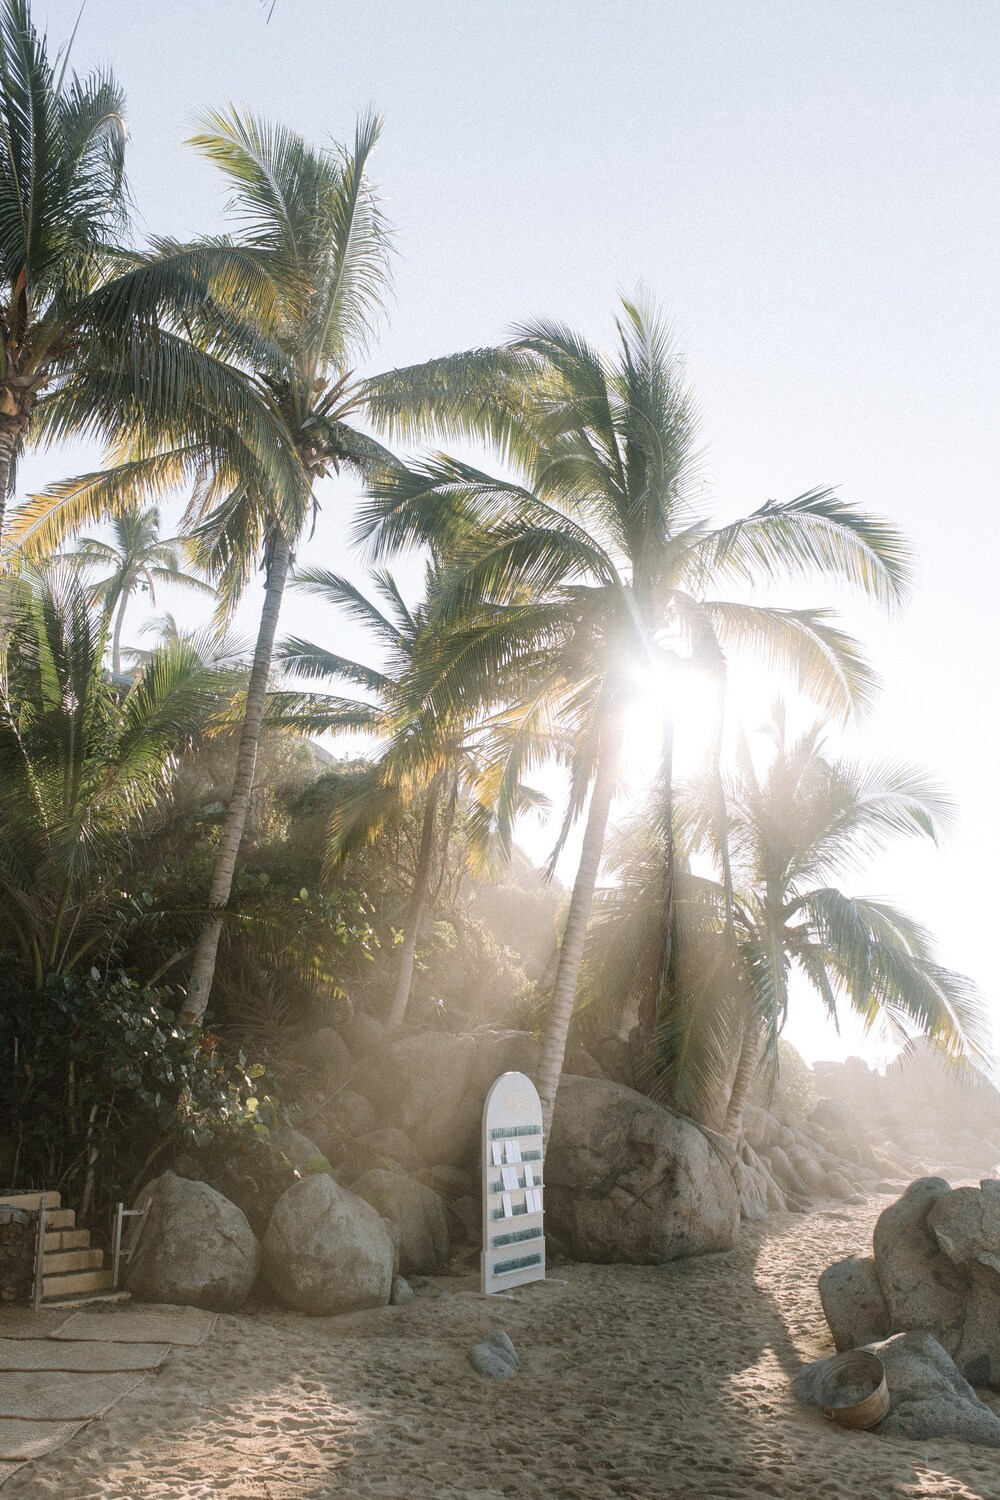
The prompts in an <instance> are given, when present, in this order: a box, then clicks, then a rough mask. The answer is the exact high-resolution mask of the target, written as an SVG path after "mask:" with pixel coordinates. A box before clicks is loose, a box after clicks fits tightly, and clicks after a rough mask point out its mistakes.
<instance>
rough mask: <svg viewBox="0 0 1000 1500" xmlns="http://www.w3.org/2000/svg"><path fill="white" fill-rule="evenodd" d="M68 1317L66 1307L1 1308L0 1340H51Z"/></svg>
mask: <svg viewBox="0 0 1000 1500" xmlns="http://www.w3.org/2000/svg"><path fill="white" fill-rule="evenodd" d="M68 1317H69V1314H68V1312H67V1311H66V1309H65V1308H64V1307H59V1308H48V1307H42V1308H39V1310H38V1311H37V1312H36V1311H35V1310H34V1308H31V1307H0V1339H49V1338H51V1337H52V1335H53V1334H54V1333H55V1331H56V1329H57V1328H61V1327H62V1325H63V1324H64V1323H65V1321H66V1319H67V1318H68Z"/></svg>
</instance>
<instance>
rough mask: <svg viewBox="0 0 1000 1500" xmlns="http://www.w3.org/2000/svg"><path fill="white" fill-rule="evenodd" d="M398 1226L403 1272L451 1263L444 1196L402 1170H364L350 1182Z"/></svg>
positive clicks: (433, 1269) (438, 1268)
mask: <svg viewBox="0 0 1000 1500" xmlns="http://www.w3.org/2000/svg"><path fill="white" fill-rule="evenodd" d="M351 1191H352V1192H354V1193H357V1195H358V1197H359V1198H364V1200H365V1201H366V1203H370V1204H371V1205H372V1207H373V1208H375V1209H377V1210H378V1212H379V1214H380V1215H381V1216H382V1218H383V1219H388V1220H390V1222H391V1223H393V1224H395V1225H396V1227H397V1228H398V1230H399V1269H400V1270H401V1271H402V1273H403V1275H404V1276H409V1275H412V1274H416V1275H421V1276H432V1275H434V1273H435V1272H437V1271H442V1270H443V1269H444V1267H445V1266H446V1265H447V1263H448V1255H449V1252H450V1250H451V1235H450V1234H449V1232H448V1221H447V1219H446V1218H445V1213H444V1208H443V1206H442V1203H441V1199H440V1198H439V1196H438V1194H437V1193H436V1192H435V1191H434V1189H433V1188H429V1187H427V1186H425V1184H424V1183H422V1182H415V1181H414V1179H413V1178H412V1177H407V1176H406V1175H405V1174H404V1173H402V1172H384V1171H380V1170H377V1169H376V1170H375V1171H371V1172H365V1173H364V1174H363V1175H362V1176H361V1177H359V1178H358V1179H357V1180H356V1181H355V1182H353V1183H352V1184H351Z"/></svg>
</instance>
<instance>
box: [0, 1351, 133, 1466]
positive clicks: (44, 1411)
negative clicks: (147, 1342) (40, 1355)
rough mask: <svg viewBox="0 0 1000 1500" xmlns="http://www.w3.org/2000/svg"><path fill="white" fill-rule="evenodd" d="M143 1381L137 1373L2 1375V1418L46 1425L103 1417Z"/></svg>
mask: <svg viewBox="0 0 1000 1500" xmlns="http://www.w3.org/2000/svg"><path fill="white" fill-rule="evenodd" d="M144 1379H145V1376H144V1375H141V1374H135V1373H104V1374H100V1375H97V1374H94V1375H74V1374H68V1373H66V1372H64V1371H61V1370H60V1371H56V1370H50V1371H44V1372H37V1373H36V1372H33V1371H28V1372H21V1371H18V1372H16V1373H13V1374H11V1373H7V1374H0V1417H23V1418H25V1419H28V1420H35V1421H43V1422H65V1421H72V1420H79V1419H80V1418H83V1417H100V1416H103V1414H104V1413H105V1412H106V1411H107V1410H108V1408H109V1407H111V1406H114V1404H115V1402H116V1401H120V1400H121V1398H122V1396H127V1395H128V1393H129V1391H131V1390H134V1389H135V1387H136V1386H137V1385H140V1384H141V1383H142V1381H143V1380H144ZM11 1456H12V1457H13V1456H17V1457H20V1456H21V1455H11Z"/></svg>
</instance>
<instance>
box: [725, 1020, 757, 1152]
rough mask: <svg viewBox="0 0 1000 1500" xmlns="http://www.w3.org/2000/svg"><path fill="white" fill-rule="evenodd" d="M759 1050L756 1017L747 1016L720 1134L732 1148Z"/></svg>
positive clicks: (738, 1133)
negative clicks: (727, 1140)
mask: <svg viewBox="0 0 1000 1500" xmlns="http://www.w3.org/2000/svg"><path fill="white" fill-rule="evenodd" d="M759 1049H760V1025H759V1023H758V1021H757V1017H756V1016H754V1015H750V1014H749V1013H748V1014H747V1017H746V1020H745V1021H744V1022H743V1045H742V1046H741V1048H740V1060H739V1062H738V1063H737V1064H736V1077H735V1078H734V1079H733V1087H732V1090H731V1092H730V1095H729V1103H728V1104H727V1105H726V1118H725V1122H724V1124H723V1126H722V1133H723V1135H724V1136H726V1137H728V1139H729V1140H731V1141H732V1143H733V1145H734V1146H737V1145H739V1139H740V1132H741V1131H742V1129H743V1106H744V1105H745V1104H746V1102H747V1095H748V1094H749V1092H750V1085H751V1084H752V1083H753V1077H754V1074H755V1073H756V1071H757V1054H758V1051H759Z"/></svg>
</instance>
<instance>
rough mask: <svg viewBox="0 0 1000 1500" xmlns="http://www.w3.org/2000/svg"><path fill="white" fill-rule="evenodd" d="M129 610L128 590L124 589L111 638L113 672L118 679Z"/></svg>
mask: <svg viewBox="0 0 1000 1500" xmlns="http://www.w3.org/2000/svg"><path fill="white" fill-rule="evenodd" d="M126 609H128V589H122V597H121V602H120V604H119V605H118V608H117V610H116V611H115V628H114V634H113V635H112V637H111V670H112V672H113V673H114V674H115V676H116V677H117V676H118V674H119V673H120V672H121V669H122V625H123V624H124V623H125V611H126Z"/></svg>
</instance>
